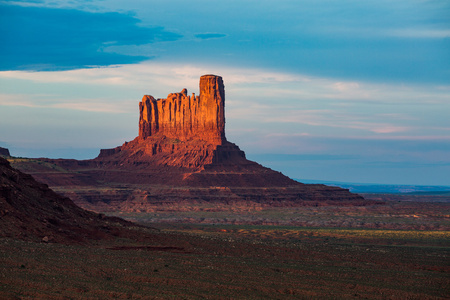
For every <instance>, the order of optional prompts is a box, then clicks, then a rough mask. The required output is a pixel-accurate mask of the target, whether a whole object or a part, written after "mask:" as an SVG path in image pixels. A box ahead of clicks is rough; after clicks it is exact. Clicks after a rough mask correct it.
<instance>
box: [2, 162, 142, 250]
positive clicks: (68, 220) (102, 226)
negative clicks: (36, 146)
mask: <svg viewBox="0 0 450 300" xmlns="http://www.w3.org/2000/svg"><path fill="white" fill-rule="evenodd" d="M132 228H134V229H138V228H137V227H136V225H133V224H132V223H130V222H127V221H125V220H122V219H119V218H112V217H105V216H103V215H99V214H96V213H93V212H89V211H86V210H84V209H81V208H80V207H78V206H76V205H75V204H74V203H73V202H72V200H70V199H69V198H66V197H63V196H60V195H58V194H56V193H55V192H54V191H52V190H51V189H49V188H48V186H47V185H46V184H43V183H39V182H37V181H36V180H34V178H33V177H32V176H31V175H28V174H25V173H22V172H20V171H18V170H16V169H14V168H12V167H11V166H10V164H9V163H8V161H7V160H5V159H3V158H1V157H0V237H9V238H15V239H22V240H30V241H43V242H63V243H86V242H90V241H93V240H100V239H114V238H115V237H118V236H128V237H132V236H133V235H134V236H137V235H139V234H138V233H137V232H133V231H132V230H131V229H132Z"/></svg>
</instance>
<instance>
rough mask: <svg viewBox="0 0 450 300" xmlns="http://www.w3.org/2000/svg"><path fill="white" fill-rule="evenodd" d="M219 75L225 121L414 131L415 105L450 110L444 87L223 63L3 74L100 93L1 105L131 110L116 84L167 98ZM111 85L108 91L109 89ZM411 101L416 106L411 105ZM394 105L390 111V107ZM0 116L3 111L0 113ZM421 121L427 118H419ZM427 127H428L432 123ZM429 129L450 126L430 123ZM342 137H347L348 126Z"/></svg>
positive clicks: (19, 98)
mask: <svg viewBox="0 0 450 300" xmlns="http://www.w3.org/2000/svg"><path fill="white" fill-rule="evenodd" d="M211 73H212V74H217V75H221V76H222V77H223V78H224V81H225V85H226V92H227V118H228V120H230V119H232V120H238V119H240V120H245V121H246V122H249V123H251V122H259V123H261V122H263V123H264V124H266V125H264V126H265V127H267V128H269V127H270V125H268V124H270V123H286V124H287V123H292V124H304V125H308V126H315V127H324V128H341V129H343V130H344V129H354V130H360V131H361V132H368V133H373V134H393V133H398V132H410V133H411V132H412V130H413V129H414V128H415V127H416V126H418V125H416V121H417V120H420V119H421V118H422V116H421V113H422V112H421V111H420V109H418V108H417V106H424V107H425V106H426V107H428V106H430V105H434V106H435V107H436V108H437V107H439V108H440V109H442V108H448V105H449V103H450V94H448V90H449V88H450V87H448V86H439V87H438V88H436V87H434V86H425V85H424V86H411V85H409V86H408V85H395V84H380V83H369V82H363V81H354V80H352V81H346V80H342V79H334V78H320V77H313V76H307V75H304V74H294V73H286V72H278V71H273V70H265V69H256V68H254V69H249V68H238V67H230V66H221V65H215V66H214V65H213V66H211V65H208V66H206V65H205V66H201V65H199V66H193V65H178V64H175V63H161V62H160V63H156V62H152V61H150V62H146V63H141V64H136V65H118V66H113V67H105V68H91V69H78V70H69V71H60V72H26V71H7V72H0V79H2V78H3V79H8V80H14V79H15V80H18V81H21V82H22V83H23V81H31V82H36V83H42V84H48V85H60V84H70V85H74V86H76V87H78V88H77V89H78V90H80V91H81V90H84V89H86V87H89V88H90V89H94V90H100V91H102V92H101V96H95V97H89V96H85V95H83V96H79V95H73V94H72V95H69V97H66V96H67V95H64V94H53V95H52V94H49V95H46V94H22V93H20V91H18V93H17V94H13V93H10V94H3V95H0V105H8V106H28V107H52V108H60V109H65V110H82V111H95V112H105V113H119V112H133V111H134V110H135V109H136V105H135V104H136V102H137V101H139V100H140V98H137V99H132V100H130V99H119V98H118V97H117V96H116V95H115V94H114V88H117V87H121V89H123V90H124V91H125V92H126V91H130V93H133V94H136V91H139V95H140V94H141V92H140V91H142V94H150V95H153V96H154V97H156V98H165V97H166V96H167V94H169V93H171V92H177V91H180V90H181V89H182V88H188V90H190V89H191V90H190V91H189V92H194V93H198V80H199V77H200V76H201V75H204V74H211ZM109 89H111V90H112V91H111V92H110V91H109ZM412 105H414V106H416V107H415V108H414V110H411V107H412ZM392 107H395V110H393V109H392ZM0 115H1V112H0ZM423 118H424V117H423ZM430 127H431V126H430ZM433 127H434V128H436V127H442V128H446V127H448V126H447V124H440V125H439V124H434V126H433ZM340 134H343V135H345V131H341V133H340Z"/></svg>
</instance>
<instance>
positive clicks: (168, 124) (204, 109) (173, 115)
mask: <svg viewBox="0 0 450 300" xmlns="http://www.w3.org/2000/svg"><path fill="white" fill-rule="evenodd" d="M139 112H140V117H139V139H140V140H145V139H147V138H148V137H150V136H157V135H160V136H165V137H167V138H170V139H176V140H178V141H190V140H202V141H206V142H208V143H209V144H215V145H220V144H222V143H224V142H225V141H226V139H225V88H224V84H223V80H222V77H220V76H215V75H204V76H202V77H201V78H200V95H199V96H195V94H192V96H188V95H187V90H186V89H183V91H181V92H180V93H172V94H169V95H168V96H167V98H166V99H158V100H156V99H155V98H153V97H152V96H148V95H146V96H144V97H143V98H142V101H141V103H139Z"/></svg>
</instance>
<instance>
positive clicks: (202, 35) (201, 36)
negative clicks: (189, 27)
mask: <svg viewBox="0 0 450 300" xmlns="http://www.w3.org/2000/svg"><path fill="white" fill-rule="evenodd" d="M226 36H227V35H226V34H223V33H199V34H196V35H195V37H196V38H198V39H202V40H209V39H219V38H223V37H226Z"/></svg>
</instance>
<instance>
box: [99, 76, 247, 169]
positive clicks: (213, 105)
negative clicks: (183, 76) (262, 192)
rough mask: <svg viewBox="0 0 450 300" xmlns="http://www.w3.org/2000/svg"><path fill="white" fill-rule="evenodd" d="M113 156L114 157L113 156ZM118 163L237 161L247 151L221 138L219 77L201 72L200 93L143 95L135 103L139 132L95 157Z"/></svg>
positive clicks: (196, 164) (222, 114)
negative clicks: (136, 105) (160, 96)
mask: <svg viewBox="0 0 450 300" xmlns="http://www.w3.org/2000/svg"><path fill="white" fill-rule="evenodd" d="M113 156H114V157H113ZM103 158H107V160H108V161H110V160H111V159H119V160H120V161H121V163H122V164H127V163H130V162H132V163H134V164H135V163H138V162H142V161H149V160H151V161H152V163H156V164H158V165H166V166H175V167H183V168H189V169H203V168H204V167H205V166H207V165H211V164H217V163H220V164H223V163H228V164H230V163H233V164H236V163H237V164H239V163H242V162H243V161H244V160H245V154H244V152H243V151H241V150H240V149H239V147H238V146H236V145H235V144H233V143H230V142H228V141H227V140H226V138H225V86H224V84H223V80H222V77H220V76H216V75H203V76H201V77H200V95H199V96H195V94H192V95H191V96H188V92H187V90H186V89H183V90H182V91H181V92H180V93H171V94H169V95H168V96H167V98H166V99H155V98H154V97H153V96H149V95H146V96H144V97H143V98H142V101H141V102H140V103H139V136H138V137H136V139H134V140H133V141H131V142H129V143H125V144H124V145H122V146H121V147H116V148H114V149H102V150H101V152H100V155H99V159H103Z"/></svg>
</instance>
